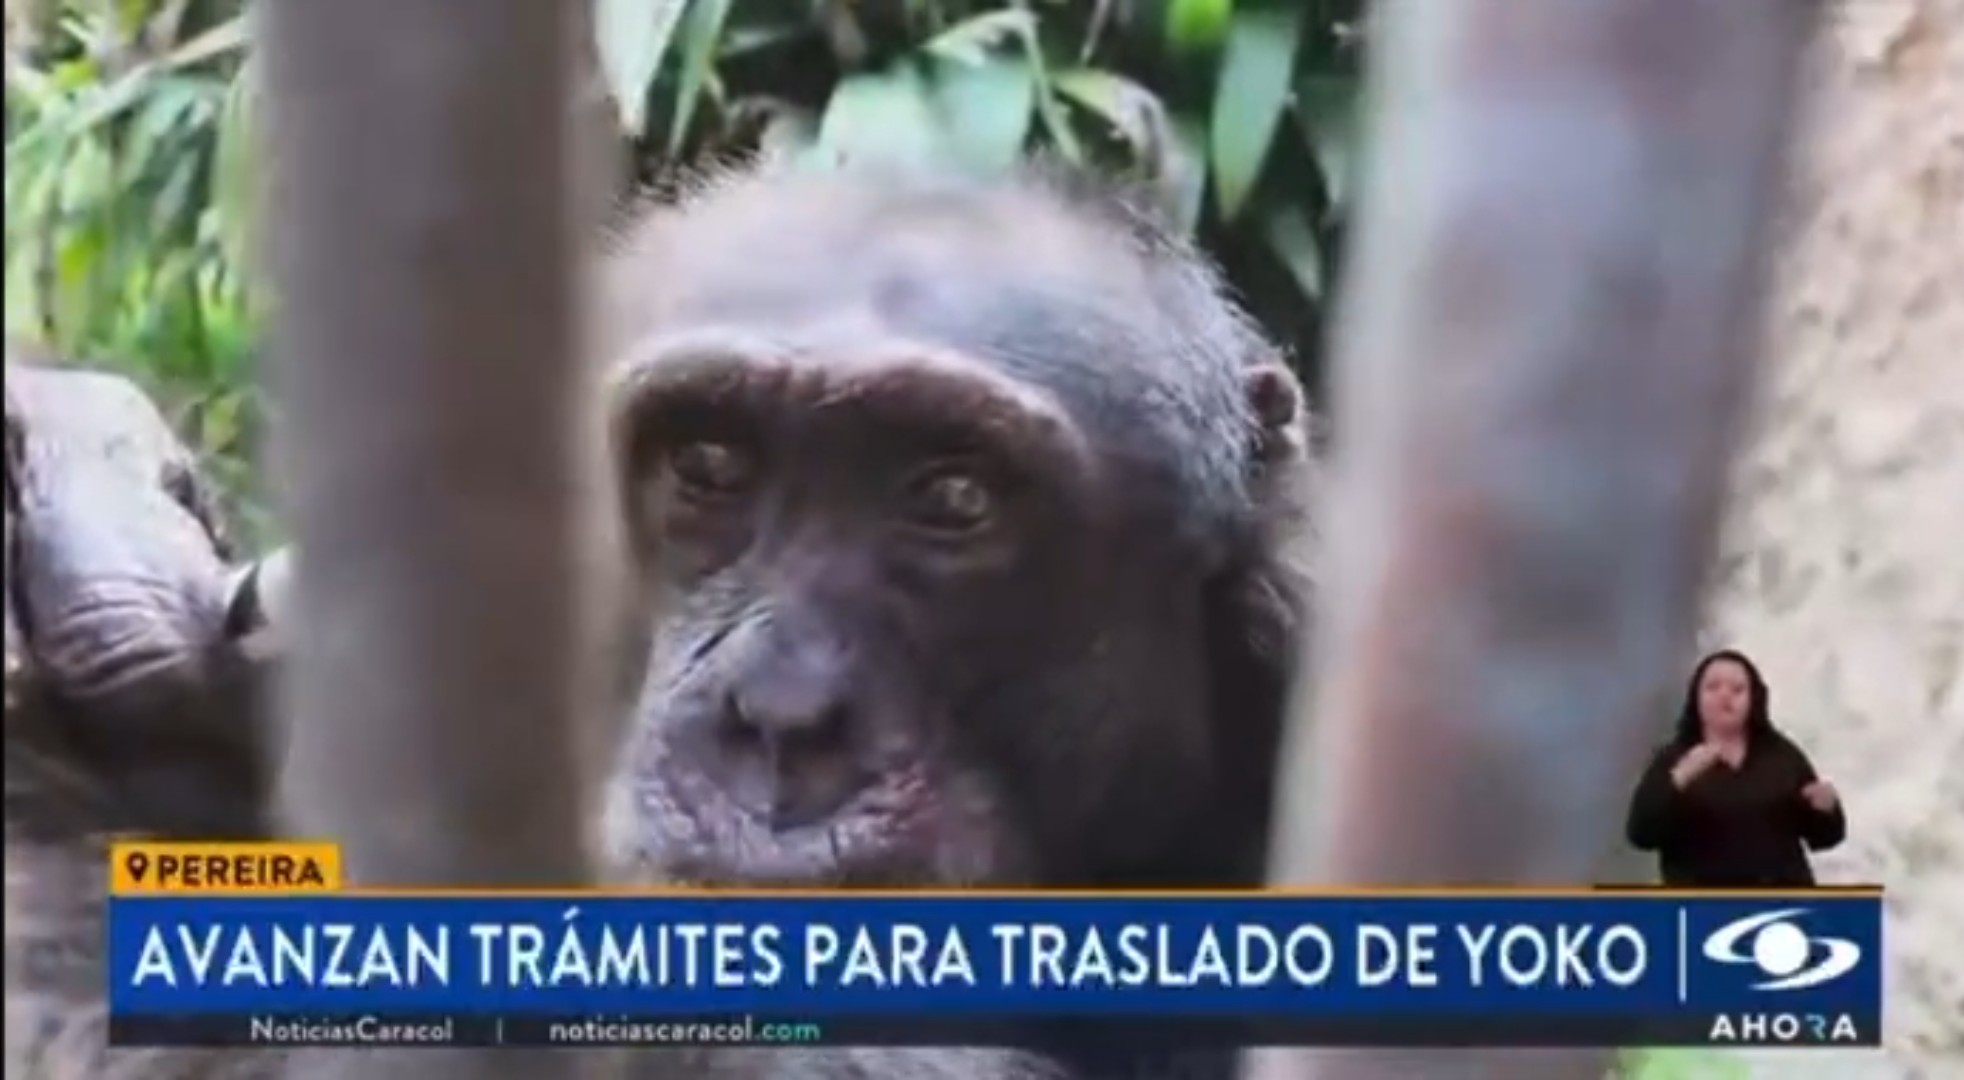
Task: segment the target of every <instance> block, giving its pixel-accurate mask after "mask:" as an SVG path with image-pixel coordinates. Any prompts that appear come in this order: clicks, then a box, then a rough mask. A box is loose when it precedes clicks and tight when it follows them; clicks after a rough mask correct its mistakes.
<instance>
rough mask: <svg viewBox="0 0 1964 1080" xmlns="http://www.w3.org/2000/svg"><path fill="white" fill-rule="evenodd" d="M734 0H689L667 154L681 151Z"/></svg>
mask: <svg viewBox="0 0 1964 1080" xmlns="http://www.w3.org/2000/svg"><path fill="white" fill-rule="evenodd" d="M730 3H731V0H689V4H688V7H689V11H688V15H687V16H686V17H685V18H684V19H683V23H682V69H681V72H680V74H679V76H678V78H679V81H678V82H677V84H676V88H675V119H674V122H673V123H672V124H671V126H670V127H669V129H668V156H670V157H676V156H677V155H679V154H680V153H681V152H682V142H683V140H684V139H686V138H687V137H688V134H689V121H690V120H691V119H693V118H694V117H695V113H696V99H697V98H698V97H699V96H701V94H702V90H703V87H704V86H705V85H706V84H707V83H708V82H709V80H710V75H711V74H712V72H711V67H712V65H713V64H714V63H715V60H716V42H717V39H718V38H719V37H720V36H721V35H722V33H723V21H724V20H725V19H727V18H728V17H729V14H730Z"/></svg>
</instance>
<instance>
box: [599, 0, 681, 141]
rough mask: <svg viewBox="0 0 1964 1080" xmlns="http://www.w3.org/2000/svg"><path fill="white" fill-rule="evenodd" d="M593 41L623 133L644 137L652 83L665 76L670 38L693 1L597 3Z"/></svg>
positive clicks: (610, 0)
mask: <svg viewBox="0 0 1964 1080" xmlns="http://www.w3.org/2000/svg"><path fill="white" fill-rule="evenodd" d="M593 2H594V10H593V37H594V45H595V49H596V51H597V52H598V54H599V59H600V74H601V77H603V78H605V79H606V80H607V92H608V93H609V94H611V95H613V98H614V106H615V109H616V110H617V111H618V112H619V114H620V121H621V130H623V131H625V132H626V133H627V134H628V136H629V137H631V138H639V137H640V136H641V133H642V132H643V131H644V130H646V129H647V126H648V84H650V83H652V82H654V81H655V75H656V73H658V72H659V71H661V62H662V58H663V57H664V56H665V55H667V53H668V43H669V39H671V38H673V37H674V36H675V26H676V23H677V22H679V21H680V20H681V18H682V12H683V10H684V9H686V8H687V7H688V0H593Z"/></svg>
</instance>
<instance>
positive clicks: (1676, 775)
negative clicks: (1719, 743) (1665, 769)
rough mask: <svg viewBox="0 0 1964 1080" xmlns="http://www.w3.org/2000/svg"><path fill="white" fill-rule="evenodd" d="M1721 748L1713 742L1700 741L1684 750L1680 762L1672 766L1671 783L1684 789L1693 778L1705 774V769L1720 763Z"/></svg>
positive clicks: (1679, 788)
mask: <svg viewBox="0 0 1964 1080" xmlns="http://www.w3.org/2000/svg"><path fill="white" fill-rule="evenodd" d="M1718 759H1719V749H1718V747H1716V746H1713V745H1712V744H1711V743H1699V744H1698V745H1697V746H1694V747H1692V748H1691V749H1689V750H1686V751H1685V752H1684V756H1683V757H1680V758H1678V763H1677V764H1676V765H1673V766H1671V783H1672V785H1673V786H1675V787H1676V788H1677V789H1678V790H1680V791H1682V790H1684V789H1685V787H1686V786H1688V785H1689V784H1690V783H1691V782H1692V781H1693V780H1696V779H1698V778H1699V777H1700V776H1703V775H1704V774H1705V770H1707V769H1709V768H1711V767H1712V766H1713V765H1715V764H1717V763H1718Z"/></svg>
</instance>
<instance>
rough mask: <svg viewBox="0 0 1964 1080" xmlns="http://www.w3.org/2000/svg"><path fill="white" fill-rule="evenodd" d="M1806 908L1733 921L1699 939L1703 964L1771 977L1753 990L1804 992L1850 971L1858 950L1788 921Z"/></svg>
mask: <svg viewBox="0 0 1964 1080" xmlns="http://www.w3.org/2000/svg"><path fill="white" fill-rule="evenodd" d="M1805 914H1807V909H1806V908H1783V909H1781V910H1779V911H1764V912H1761V913H1759V914H1758V915H1748V916H1746V917H1745V918H1743V919H1734V920H1732V921H1731V922H1729V923H1726V924H1725V925H1724V926H1721V927H1719V928H1718V929H1717V930H1714V931H1712V932H1711V934H1710V935H1709V936H1708V937H1706V938H1705V959H1707V960H1712V961H1715V962H1717V963H1721V964H1751V965H1753V966H1754V967H1757V968H1759V969H1760V971H1762V972H1764V973H1766V974H1767V975H1769V976H1771V978H1768V979H1766V980H1765V981H1763V982H1756V983H1754V984H1753V989H1755V990H1805V989H1807V988H1808V987H1810V986H1819V985H1821V984H1822V983H1826V982H1832V981H1834V980H1835V979H1839V978H1841V977H1842V976H1843V975H1846V974H1848V973H1849V972H1851V971H1853V970H1855V965H1857V964H1859V963H1861V962H1862V948H1861V946H1859V945H1857V944H1855V943H1854V942H1852V941H1848V940H1845V939H1843V938H1831V937H1811V936H1809V935H1808V933H1807V931H1805V930H1802V929H1801V928H1800V927H1799V926H1797V925H1795V923H1794V922H1793V920H1794V919H1795V918H1797V917H1798V916H1801V915H1805Z"/></svg>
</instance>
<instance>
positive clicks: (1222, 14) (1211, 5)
mask: <svg viewBox="0 0 1964 1080" xmlns="http://www.w3.org/2000/svg"><path fill="white" fill-rule="evenodd" d="M1233 17H1234V0H1170V2H1169V3H1168V4H1167V5H1166V43H1167V44H1168V45H1171V46H1172V47H1173V51H1174V52H1176V53H1193V52H1211V51H1213V49H1214V48H1215V47H1216V46H1218V45H1219V44H1220V43H1221V37H1222V35H1223V34H1224V33H1226V31H1227V26H1228V23H1229V22H1230V21H1231V20H1232V19H1233Z"/></svg>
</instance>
